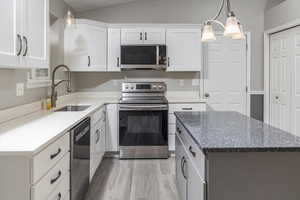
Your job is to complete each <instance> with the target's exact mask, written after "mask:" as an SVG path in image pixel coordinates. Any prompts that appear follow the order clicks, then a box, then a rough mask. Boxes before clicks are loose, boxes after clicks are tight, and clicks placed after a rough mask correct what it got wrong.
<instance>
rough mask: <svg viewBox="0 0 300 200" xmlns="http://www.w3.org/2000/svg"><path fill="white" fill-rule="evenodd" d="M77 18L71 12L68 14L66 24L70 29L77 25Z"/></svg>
mask: <svg viewBox="0 0 300 200" xmlns="http://www.w3.org/2000/svg"><path fill="white" fill-rule="evenodd" d="M75 21H76V20H75V16H74V15H73V14H72V12H71V11H70V10H69V11H68V12H67V15H66V17H65V23H66V25H67V26H68V27H70V26H72V25H74V24H75Z"/></svg>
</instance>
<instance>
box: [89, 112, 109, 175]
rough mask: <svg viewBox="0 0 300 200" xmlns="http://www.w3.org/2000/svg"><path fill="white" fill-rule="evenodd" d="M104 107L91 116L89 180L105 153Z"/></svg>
mask: <svg viewBox="0 0 300 200" xmlns="http://www.w3.org/2000/svg"><path fill="white" fill-rule="evenodd" d="M105 118H106V113H105V107H102V108H101V109H100V110H98V111H96V112H95V113H94V114H93V115H92V117H91V126H92V127H91V142H90V144H91V148H90V158H91V159H90V181H92V178H93V176H94V175H95V172H96V171H97V169H98V167H99V165H100V163H101V161H102V158H103V156H104V153H105V129H106V128H105V122H106V120H105Z"/></svg>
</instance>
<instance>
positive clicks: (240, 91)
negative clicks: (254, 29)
mask: <svg viewBox="0 0 300 200" xmlns="http://www.w3.org/2000/svg"><path fill="white" fill-rule="evenodd" d="M246 53H247V50H246V40H232V39H228V38H225V37H218V39H217V41H214V42H212V43H207V44H206V45H205V51H204V57H205V61H204V69H203V74H202V76H203V80H204V98H206V99H207V109H208V110H221V111H224V110H229V111H238V112H240V113H243V114H246V110H247V107H246V106H247V91H246V86H247V70H246V67H247V61H246Z"/></svg>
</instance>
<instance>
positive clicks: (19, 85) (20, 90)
mask: <svg viewBox="0 0 300 200" xmlns="http://www.w3.org/2000/svg"><path fill="white" fill-rule="evenodd" d="M16 96H17V97H20V96H24V83H17V85H16Z"/></svg>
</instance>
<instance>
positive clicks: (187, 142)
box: [176, 121, 205, 181]
mask: <svg viewBox="0 0 300 200" xmlns="http://www.w3.org/2000/svg"><path fill="white" fill-rule="evenodd" d="M176 134H177V135H178V136H179V137H180V138H181V140H182V142H183V144H184V147H185V149H186V151H187V153H188V155H189V157H190V160H191V161H192V162H193V163H194V165H195V166H196V167H197V171H198V172H199V175H200V176H201V178H202V180H203V181H205V155H204V154H203V152H202V151H201V149H199V148H198V146H197V145H196V143H195V142H194V141H193V139H192V138H191V136H190V135H189V134H188V133H187V131H186V130H185V129H184V127H183V126H182V124H181V123H180V122H178V121H177V123H176Z"/></svg>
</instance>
